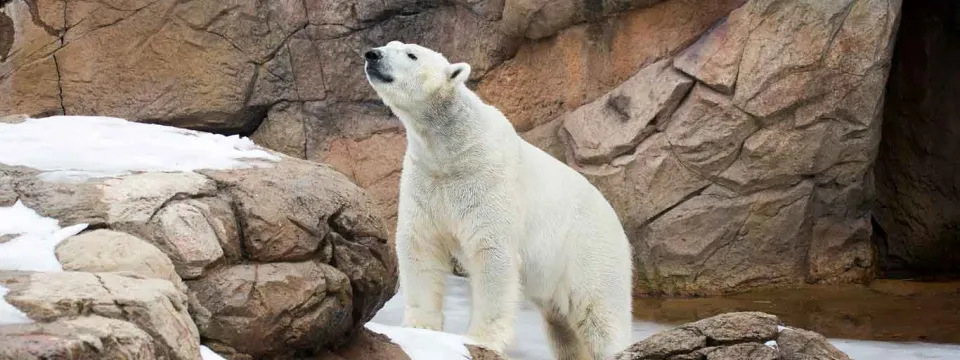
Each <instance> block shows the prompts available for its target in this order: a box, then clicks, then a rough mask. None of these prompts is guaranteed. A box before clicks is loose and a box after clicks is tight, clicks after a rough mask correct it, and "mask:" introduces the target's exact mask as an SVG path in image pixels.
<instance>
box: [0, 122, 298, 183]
mask: <svg viewBox="0 0 960 360" xmlns="http://www.w3.org/2000/svg"><path fill="white" fill-rule="evenodd" d="M279 159H280V158H279V157H278V156H275V155H273V154H270V153H268V152H267V151H264V150H263V149H261V148H259V147H258V146H256V145H255V144H254V143H253V142H252V141H250V139H248V138H241V137H239V136H236V135H234V136H223V135H218V134H211V133H205V132H200V131H194V130H186V129H180V128H175V127H169V126H163V125H155V124H143V123H136V122H132V121H127V120H124V119H119V118H112V117H101V116H51V117H46V118H40V119H28V120H26V121H24V122H21V123H17V124H3V123H0V163H3V164H7V165H21V166H26V167H30V168H34V169H38V170H43V171H47V172H48V173H47V174H44V175H43V176H44V177H45V179H51V180H58V179H60V180H63V179H66V180H69V179H75V178H81V179H82V178H89V177H107V176H117V175H123V174H129V173H131V172H137V171H158V172H162V171H168V172H169V171H193V170H198V169H235V168H244V167H250V166H254V164H252V163H250V162H249V160H265V161H278V160H279Z"/></svg>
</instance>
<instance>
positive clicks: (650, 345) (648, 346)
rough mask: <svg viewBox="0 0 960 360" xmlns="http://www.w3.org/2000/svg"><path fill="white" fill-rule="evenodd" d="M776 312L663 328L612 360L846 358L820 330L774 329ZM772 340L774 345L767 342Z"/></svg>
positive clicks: (740, 314)
mask: <svg viewBox="0 0 960 360" xmlns="http://www.w3.org/2000/svg"><path fill="white" fill-rule="evenodd" d="M778 325H780V320H779V319H777V317H776V316H773V315H770V314H765V313H760V312H736V313H726V314H721V315H717V316H714V317H710V318H706V319H703V320H700V321H697V322H693V323H689V324H684V325H681V326H679V327H677V328H675V329H671V330H667V331H663V332H660V333H657V334H654V335H653V336H651V337H649V338H647V339H645V340H643V341H640V342H638V343H635V344H633V345H631V346H630V347H628V348H627V349H626V350H624V351H622V352H620V353H619V354H617V355H616V356H614V358H615V359H616V360H778V359H791V360H800V359H807V360H810V359H824V360H841V359H849V358H848V357H847V356H846V355H845V354H844V353H843V352H841V351H839V350H837V349H836V348H835V347H834V346H833V345H831V344H830V343H829V342H828V341H827V339H826V338H824V337H823V336H821V335H819V334H817V333H814V332H810V331H805V330H801V329H793V328H784V329H783V331H779V330H778ZM769 341H774V343H775V344H776V345H775V346H772V347H771V346H767V342H769Z"/></svg>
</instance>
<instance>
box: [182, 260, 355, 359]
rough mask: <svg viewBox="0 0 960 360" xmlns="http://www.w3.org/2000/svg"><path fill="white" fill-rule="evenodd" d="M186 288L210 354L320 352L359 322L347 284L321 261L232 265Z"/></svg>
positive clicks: (262, 354) (256, 355) (258, 355)
mask: <svg viewBox="0 0 960 360" xmlns="http://www.w3.org/2000/svg"><path fill="white" fill-rule="evenodd" d="M187 284H188V286H189V287H190V294H191V295H190V296H191V298H192V299H196V301H195V302H192V303H191V309H190V311H191V313H192V314H193V315H194V319H195V320H196V323H197V327H198V328H199V329H200V332H201V333H202V334H203V337H204V340H205V341H206V343H207V344H208V345H209V346H211V347H212V348H213V349H215V350H218V348H229V349H230V350H231V351H230V352H236V353H241V354H246V355H249V356H252V357H254V358H259V357H263V356H267V355H276V354H285V353H287V352H291V351H293V350H295V349H322V348H325V347H326V346H328V345H332V344H335V342H336V341H342V339H341V338H340V337H341V336H342V334H344V333H347V332H348V331H350V330H351V329H353V328H354V326H355V323H356V322H357V321H358V319H355V318H354V316H355V313H354V311H353V306H352V299H351V297H352V295H353V294H352V293H351V288H350V281H349V279H348V278H347V276H346V275H344V274H343V273H341V272H340V271H338V270H337V269H336V268H334V267H332V266H330V265H327V264H323V263H320V262H311V261H308V262H299V263H286V262H285V263H273V264H252V265H233V266H229V267H224V268H220V269H217V270H216V271H214V272H213V273H211V274H208V275H206V276H204V277H203V278H201V279H198V280H191V281H188V282H187ZM356 315H357V316H362V315H363V314H362V313H359V312H358V313H356Z"/></svg>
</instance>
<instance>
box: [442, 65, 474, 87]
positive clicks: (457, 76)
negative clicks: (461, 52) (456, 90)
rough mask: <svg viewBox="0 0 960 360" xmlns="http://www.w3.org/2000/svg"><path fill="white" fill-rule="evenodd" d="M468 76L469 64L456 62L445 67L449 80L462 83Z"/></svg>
mask: <svg viewBox="0 0 960 360" xmlns="http://www.w3.org/2000/svg"><path fill="white" fill-rule="evenodd" d="M468 78H470V64H467V63H456V64H450V66H448V67H447V79H448V80H450V81H451V82H456V83H462V82H466V81H467V79H468Z"/></svg>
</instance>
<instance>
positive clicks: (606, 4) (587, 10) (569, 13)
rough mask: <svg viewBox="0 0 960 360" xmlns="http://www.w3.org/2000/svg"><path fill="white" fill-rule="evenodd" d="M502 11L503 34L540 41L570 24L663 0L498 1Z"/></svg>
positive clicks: (598, 18)
mask: <svg viewBox="0 0 960 360" xmlns="http://www.w3.org/2000/svg"><path fill="white" fill-rule="evenodd" d="M501 1H502V2H505V3H506V4H504V5H502V6H504V9H503V21H502V22H501V28H502V29H503V31H504V32H506V33H508V34H511V35H517V36H524V37H527V38H529V39H541V38H545V37H547V36H550V35H553V34H555V33H556V32H557V31H560V30H562V29H564V28H567V27H569V26H570V25H573V24H577V23H581V22H584V21H597V20H600V19H602V18H604V17H607V16H610V15H612V14H615V13H617V12H621V11H626V10H630V9H633V8H640V7H645V6H650V5H653V4H656V3H658V2H660V1H662V0H626V1H623V0H618V1H594V2H591V1H576V0H560V1H548V0H501Z"/></svg>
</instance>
